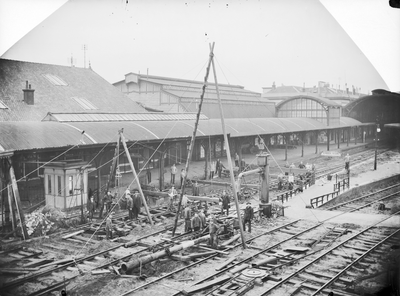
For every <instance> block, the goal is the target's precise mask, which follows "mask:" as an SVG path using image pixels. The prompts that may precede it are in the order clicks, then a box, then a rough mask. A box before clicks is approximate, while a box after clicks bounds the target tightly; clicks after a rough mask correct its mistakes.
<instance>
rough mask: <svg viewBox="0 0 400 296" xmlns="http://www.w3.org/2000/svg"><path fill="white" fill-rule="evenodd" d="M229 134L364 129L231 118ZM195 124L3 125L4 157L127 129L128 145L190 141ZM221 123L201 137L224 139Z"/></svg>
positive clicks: (0, 146) (347, 121)
mask: <svg viewBox="0 0 400 296" xmlns="http://www.w3.org/2000/svg"><path fill="white" fill-rule="evenodd" d="M225 124H226V131H227V133H229V134H230V136H231V137H233V138H234V137H243V136H257V135H268V134H270V135H273V134H283V133H296V132H307V131H317V130H326V129H335V128H345V127H350V126H361V125H364V124H363V123H360V122H359V121H357V120H354V119H352V118H345V117H342V119H341V121H340V125H338V126H332V127H328V126H326V125H325V124H324V123H322V122H319V121H316V120H313V119H310V118H228V119H225ZM194 125H195V120H194V119H191V120H145V121H132V120H121V121H105V122H104V121H103V122H101V121H69V122H65V121H64V122H54V121H46V122H2V124H1V125H0V153H5V152H7V151H22V150H32V149H49V148H57V147H58V148H60V147H68V146H74V145H80V146H85V145H93V144H97V145H104V144H107V143H110V142H116V141H117V139H118V131H119V130H121V129H122V128H123V129H124V136H125V138H126V139H127V141H130V142H135V141H160V140H162V139H167V140H176V139H183V138H189V137H191V136H192V134H193V129H194ZM221 135H222V126H221V121H220V119H208V120H207V119H205V120H200V121H199V126H198V130H197V135H196V136H197V137H199V138H200V137H203V138H204V137H209V136H221Z"/></svg>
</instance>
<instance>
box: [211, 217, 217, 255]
mask: <svg viewBox="0 0 400 296" xmlns="http://www.w3.org/2000/svg"><path fill="white" fill-rule="evenodd" d="M218 230H219V227H218V224H217V222H216V221H215V220H214V219H213V218H210V225H209V233H210V246H211V248H215V249H216V248H217V246H218Z"/></svg>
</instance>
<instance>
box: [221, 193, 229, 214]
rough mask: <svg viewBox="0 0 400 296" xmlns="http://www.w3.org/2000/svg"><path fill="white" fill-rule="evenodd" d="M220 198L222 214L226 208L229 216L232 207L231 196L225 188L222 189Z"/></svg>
mask: <svg viewBox="0 0 400 296" xmlns="http://www.w3.org/2000/svg"><path fill="white" fill-rule="evenodd" d="M220 200H221V215H222V214H224V210H226V215H227V216H228V215H229V208H230V207H231V205H230V199H229V196H228V194H227V193H226V191H225V190H223V191H222V196H221V197H220Z"/></svg>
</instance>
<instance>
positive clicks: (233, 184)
mask: <svg viewBox="0 0 400 296" xmlns="http://www.w3.org/2000/svg"><path fill="white" fill-rule="evenodd" d="M211 50H212V49H211ZM211 64H212V67H213V73H214V82H215V88H216V91H217V97H218V107H219V113H220V114H221V124H222V131H223V133H224V141H225V143H226V154H227V159H228V166H229V175H230V177H231V184H232V189H233V190H232V191H233V197H234V199H235V205H236V212H237V216H238V220H239V228H240V236H241V238H242V245H243V249H246V242H245V239H244V234H243V224H242V218H241V217H240V208H239V202H238V198H237V193H236V190H235V176H234V175H233V166H232V158H231V151H230V148H229V141H228V136H227V134H226V129H225V119H224V110H222V102H221V98H220V96H219V89H218V81H217V72H216V71H215V64H214V60H211ZM222 149H223V148H222Z"/></svg>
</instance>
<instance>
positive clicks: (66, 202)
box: [44, 160, 89, 210]
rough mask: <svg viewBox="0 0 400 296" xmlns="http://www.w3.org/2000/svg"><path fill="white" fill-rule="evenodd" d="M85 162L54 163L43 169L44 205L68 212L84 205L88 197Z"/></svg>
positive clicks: (86, 166)
mask: <svg viewBox="0 0 400 296" xmlns="http://www.w3.org/2000/svg"><path fill="white" fill-rule="evenodd" d="M88 169H89V166H88V165H87V162H86V161H81V160H65V161H55V162H51V163H49V164H47V165H46V166H45V167H44V192H45V196H46V205H50V206H53V207H56V208H58V209H61V210H69V209H72V208H75V207H78V206H81V205H82V204H86V202H87V195H88V190H87V188H88Z"/></svg>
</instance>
